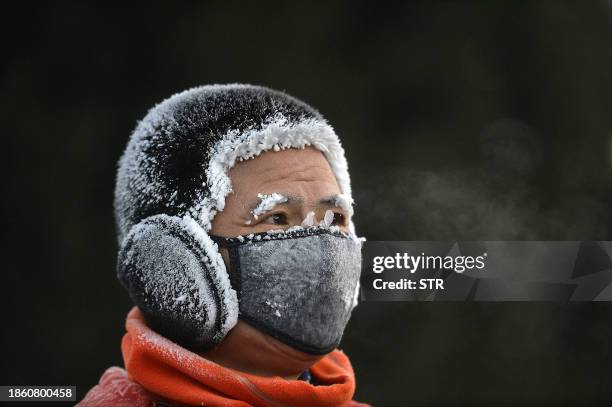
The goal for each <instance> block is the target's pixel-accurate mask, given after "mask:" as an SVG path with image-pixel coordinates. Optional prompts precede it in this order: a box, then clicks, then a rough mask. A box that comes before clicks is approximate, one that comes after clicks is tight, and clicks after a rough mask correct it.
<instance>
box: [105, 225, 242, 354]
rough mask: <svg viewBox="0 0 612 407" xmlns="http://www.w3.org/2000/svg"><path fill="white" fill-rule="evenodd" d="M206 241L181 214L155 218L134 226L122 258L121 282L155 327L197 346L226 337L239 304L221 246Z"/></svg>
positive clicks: (172, 336)
mask: <svg viewBox="0 0 612 407" xmlns="http://www.w3.org/2000/svg"><path fill="white" fill-rule="evenodd" d="M201 240H202V239H201V237H200V238H199V239H198V237H197V236H194V234H193V226H191V227H185V221H184V220H183V219H181V218H178V217H175V216H167V215H156V216H152V217H150V218H147V219H145V220H143V221H142V222H140V223H139V224H137V225H135V226H134V227H132V228H131V230H130V232H129V233H128V235H127V236H126V238H125V239H124V241H123V244H122V247H121V250H120V251H119V258H118V262H117V275H118V277H119V280H120V281H121V283H122V284H123V285H124V286H125V288H126V289H127V290H128V293H129V295H130V297H131V298H132V301H134V303H135V304H136V305H137V306H138V308H139V309H140V311H141V312H142V313H143V315H144V316H145V317H146V319H147V322H148V323H149V324H150V325H151V327H152V328H153V329H154V330H156V331H157V332H159V333H160V334H162V335H164V336H166V337H167V338H169V339H171V340H173V341H175V342H176V343H178V344H180V345H182V346H185V347H187V348H190V349H198V350H203V349H207V348H210V347H212V346H214V345H216V344H217V343H219V342H220V341H221V340H222V339H223V338H224V337H225V335H226V334H227V332H228V331H229V329H231V328H232V327H233V326H234V325H235V323H236V319H237V315H234V314H237V312H235V311H234V309H237V307H238V305H237V300H236V295H235V292H234V290H232V289H231V287H229V278H228V276H227V272H226V271H225V267H224V265H223V262H222V261H218V260H219V259H220V254H219V253H218V251H217V250H216V246H214V245H212V246H211V245H209V246H208V250H207V249H206V247H204V246H205V245H203V244H202V242H201ZM213 250H214V253H211V251H213ZM212 259H215V260H217V261H216V262H215V261H212ZM220 268H222V270H220ZM221 274H223V275H221ZM232 294H233V295H232Z"/></svg>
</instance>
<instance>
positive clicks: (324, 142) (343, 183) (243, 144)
mask: <svg viewBox="0 0 612 407" xmlns="http://www.w3.org/2000/svg"><path fill="white" fill-rule="evenodd" d="M308 146H312V147H314V148H316V149H317V150H319V151H321V152H322V153H323V155H324V156H325V158H326V159H327V161H328V163H329V165H330V167H331V170H332V172H333V173H334V175H335V177H336V181H337V182H338V186H339V187H340V191H341V192H342V194H343V195H345V196H347V197H348V198H349V199H350V197H351V183H350V176H349V173H348V165H347V162H346V157H345V156H344V149H343V148H342V145H341V144H340V140H339V139H338V136H337V135H336V133H335V132H334V129H333V128H332V127H331V126H330V125H329V124H327V123H326V122H325V121H323V120H320V119H304V120H302V121H300V122H297V123H293V122H289V121H288V120H287V119H286V118H285V117H283V116H277V117H275V118H274V120H272V121H270V123H269V124H267V125H266V126H265V127H264V128H262V129H257V130H250V131H245V132H238V131H230V132H228V133H227V134H225V135H224V136H223V138H222V139H221V140H220V141H219V142H217V144H216V145H215V146H214V147H213V149H212V153H211V158H210V161H209V164H208V168H207V169H206V177H207V182H208V187H209V190H210V196H209V197H207V198H205V199H204V200H203V201H202V203H201V204H200V206H199V208H198V210H199V212H200V213H199V216H198V218H199V221H200V223H201V225H202V227H203V228H204V229H205V230H206V231H208V230H210V228H211V222H212V220H213V218H214V216H215V215H216V213H217V212H221V211H222V210H223V208H224V207H225V198H226V197H227V195H229V193H230V192H232V184H231V180H230V178H229V175H228V172H229V170H230V169H231V168H232V167H233V166H234V165H236V162H238V161H243V160H248V159H250V158H254V157H256V156H258V155H259V154H261V153H262V152H264V151H269V150H274V151H280V150H285V149H288V148H305V147H308ZM351 229H352V230H353V229H354V228H353V226H352V222H351Z"/></svg>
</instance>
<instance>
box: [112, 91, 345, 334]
mask: <svg viewBox="0 0 612 407" xmlns="http://www.w3.org/2000/svg"><path fill="white" fill-rule="evenodd" d="M306 146H312V147H315V148H317V149H318V150H320V151H321V152H322V153H323V154H324V156H325V157H326V159H327V161H328V162H329V164H330V167H331V169H332V171H333V173H334V175H335V177H336V180H337V182H338V185H339V187H340V191H341V193H342V194H343V196H344V197H345V198H346V199H348V200H349V201H352V198H351V187H350V179H349V174H348V168H347V162H346V158H345V156H344V150H343V148H342V146H341V144H340V141H339V139H338V137H337V136H336V134H335V132H334V130H333V129H332V127H331V126H330V125H329V124H328V123H327V121H326V120H325V119H324V118H323V117H322V116H321V114H320V113H319V112H317V111H316V110H315V109H313V108H312V107H310V106H309V105H307V104H305V103H304V102H301V101H299V100H297V99H295V98H293V97H291V96H289V95H287V94H285V93H283V92H279V91H275V90H271V89H268V88H265V87H260V86H252V85H243V84H231V85H211V86H201V87H197V88H193V89H189V90H186V91H184V92H181V93H178V94H175V95H173V96H172V97H170V98H168V99H166V100H165V101H163V102H161V103H160V104H158V105H157V106H155V107H153V108H152V109H151V110H150V111H149V112H148V113H147V115H146V116H145V117H144V119H143V120H142V121H140V122H139V123H138V125H137V126H136V129H135V130H134V132H133V133H132V135H131V137H130V140H129V143H128V145H127V148H126V150H125V152H124V154H123V156H122V157H121V159H120V161H119V169H118V174H117V183H116V188H115V201H114V205H115V216H116V221H117V228H118V240H119V243H120V245H122V243H123V242H124V239H125V238H126V236H128V233H130V231H131V229H132V228H133V227H134V226H136V225H138V224H139V223H140V222H142V221H143V220H146V219H147V218H151V217H153V216H155V215H168V216H173V217H178V218H180V219H181V222H182V227H183V228H184V229H185V230H186V231H188V232H189V233H190V234H191V235H193V236H194V237H195V240H197V242H198V244H199V245H200V246H201V250H202V251H203V252H204V256H203V259H201V261H204V262H206V263H207V267H208V269H209V271H210V272H211V273H212V274H213V275H212V276H209V277H210V278H211V279H212V281H213V282H214V290H216V291H218V295H219V297H220V304H219V305H220V306H221V308H222V310H221V311H219V312H223V314H224V316H225V317H224V319H223V324H222V325H223V326H222V327H221V332H219V334H220V337H222V336H224V335H225V334H226V333H227V331H229V329H231V328H232V327H233V326H234V325H235V323H236V321H237V318H238V302H237V299H236V293H235V291H234V290H233V289H232V288H231V285H230V282H229V277H228V275H227V272H226V270H225V266H224V263H223V260H222V258H221V256H220V254H219V252H218V249H217V247H216V245H215V243H213V242H212V240H211V239H210V237H209V236H208V231H209V230H210V228H211V222H212V220H213V218H214V216H215V214H216V213H217V212H220V211H222V210H223V208H224V205H225V198H226V196H227V195H228V194H229V193H230V192H231V191H232V186H231V182H230V179H229V176H228V171H229V170H230V169H231V168H232V167H233V166H234V165H235V164H236V162H238V161H242V160H246V159H249V158H253V157H255V156H257V155H259V154H260V153H262V152H264V151H268V150H275V151H278V150H283V149H287V148H304V147H306ZM134 229H138V228H134ZM141 229H143V230H144V228H142V227H141ZM351 229H352V224H351ZM133 233H134V230H132V234H133ZM176 267H178V265H177V266H176ZM194 278H195V276H194ZM153 284H154V282H153ZM166 294H167V295H165V297H167V298H174V299H176V298H179V299H181V298H182V297H181V296H180V295H178V297H174V295H175V294H180V293H166ZM201 295H202V293H201ZM197 308H198V306H197V304H196V306H195V310H193V312H195V313H197V312H198V311H197ZM199 317H202V316H198V315H195V318H196V319H197V318H199ZM200 319H201V318H200Z"/></svg>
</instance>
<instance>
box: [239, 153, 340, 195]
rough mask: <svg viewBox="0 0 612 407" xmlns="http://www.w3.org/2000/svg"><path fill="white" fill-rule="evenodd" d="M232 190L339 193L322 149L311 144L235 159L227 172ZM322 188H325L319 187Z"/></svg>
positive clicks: (248, 191)
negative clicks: (300, 147)
mask: <svg viewBox="0 0 612 407" xmlns="http://www.w3.org/2000/svg"><path fill="white" fill-rule="evenodd" d="M229 177H230V179H231V181H232V187H233V190H234V193H236V194H241V193H250V194H252V193H257V192H272V191H273V190H274V189H275V188H276V189H277V190H279V191H280V190H283V191H295V192H296V193H297V192H300V190H302V191H301V192H308V191H311V192H312V191H313V190H321V193H339V187H338V184H337V182H336V178H335V176H334V174H333V172H332V170H331V168H330V166H329V163H328V162H327V159H326V158H325V156H324V155H323V153H322V152H321V151H319V150H317V149H315V148H312V147H307V148H304V149H293V148H291V149H287V150H282V151H266V152H264V153H262V154H260V155H259V156H257V157H255V158H253V159H250V160H246V161H242V162H239V163H237V164H236V165H235V166H234V167H233V168H232V169H231V170H230V172H229ZM323 190H325V191H323Z"/></svg>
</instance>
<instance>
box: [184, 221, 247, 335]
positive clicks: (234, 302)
mask: <svg viewBox="0 0 612 407" xmlns="http://www.w3.org/2000/svg"><path fill="white" fill-rule="evenodd" d="M182 223H183V225H184V227H185V229H186V230H187V231H188V232H189V233H190V234H191V235H192V236H193V237H194V238H195V239H196V241H197V242H198V243H199V244H200V246H201V247H202V249H203V250H204V253H206V256H207V259H206V261H207V263H208V264H209V265H210V266H211V268H212V270H214V271H215V272H214V273H211V274H212V276H211V277H212V278H213V281H214V283H215V286H216V289H217V290H219V291H218V292H219V298H220V299H221V301H222V302H223V307H222V309H221V310H219V312H223V310H225V311H226V312H227V315H225V316H222V318H221V320H222V321H223V324H222V326H221V328H220V331H219V332H218V333H217V335H218V336H219V339H221V338H223V337H225V335H227V333H228V332H229V330H230V329H232V328H233V327H234V326H235V325H236V323H237V322H238V295H237V294H236V291H235V290H234V289H233V288H232V285H231V283H230V280H229V274H228V272H227V270H226V268H225V263H224V262H223V258H222V257H221V254H220V253H219V249H218V247H217V244H216V243H215V242H213V241H212V239H211V238H210V236H208V233H206V232H205V231H204V229H202V227H201V226H200V225H199V224H198V223H197V222H196V221H195V220H194V219H193V218H192V217H191V216H189V215H185V216H184V217H183V218H182ZM212 321H213V322H214V319H212Z"/></svg>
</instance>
